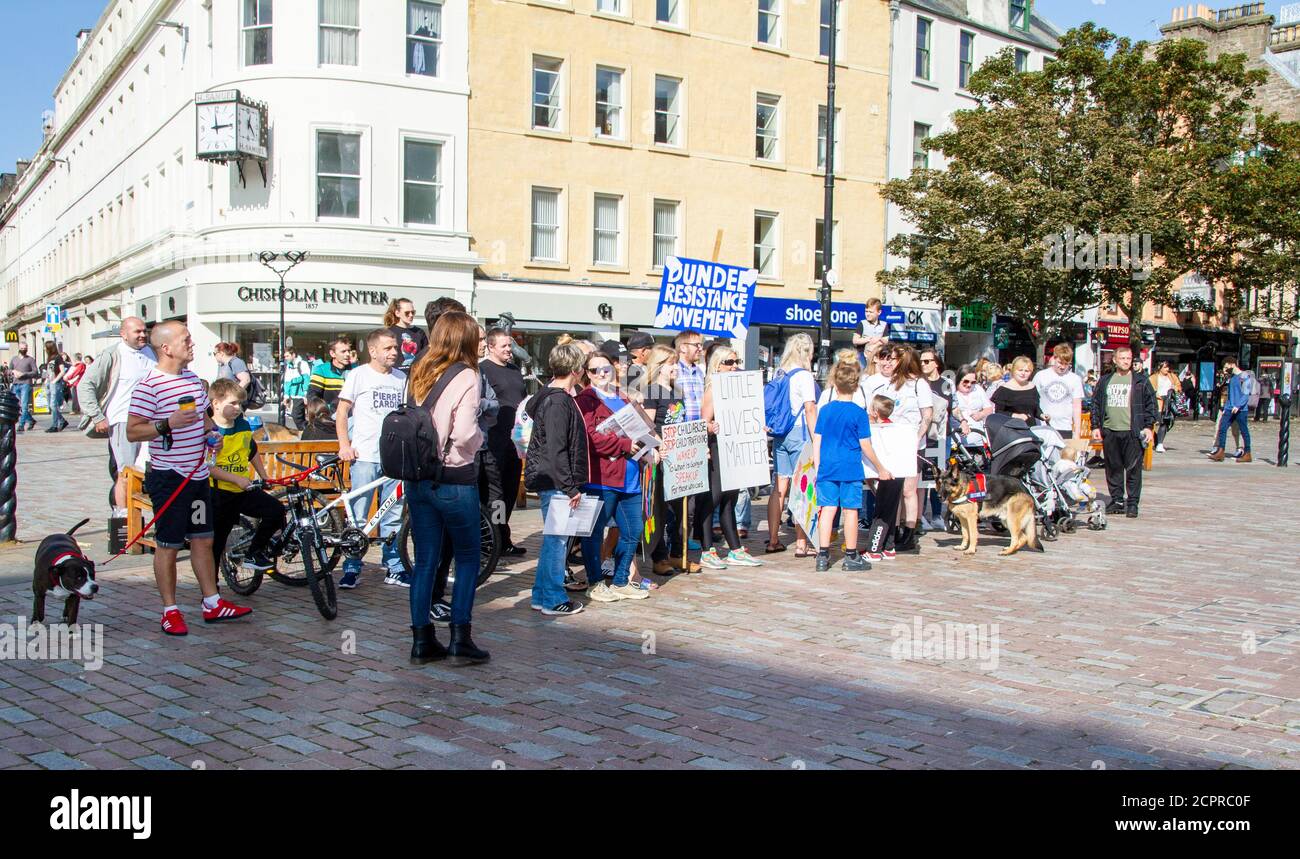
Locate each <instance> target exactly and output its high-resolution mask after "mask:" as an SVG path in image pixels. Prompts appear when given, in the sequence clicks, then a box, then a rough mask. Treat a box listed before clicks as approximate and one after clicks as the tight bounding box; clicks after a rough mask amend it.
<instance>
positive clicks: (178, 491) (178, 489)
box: [99, 451, 208, 567]
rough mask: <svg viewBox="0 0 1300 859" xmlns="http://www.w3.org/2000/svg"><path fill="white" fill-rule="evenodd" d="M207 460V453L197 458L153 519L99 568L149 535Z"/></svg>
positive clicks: (111, 561)
mask: <svg viewBox="0 0 1300 859" xmlns="http://www.w3.org/2000/svg"><path fill="white" fill-rule="evenodd" d="M207 458H208V456H207V452H206V451H205V452H204V453H203V454H202V455H201V456H200V457H199V461H198V462H196V463H195V464H194V467H193V468H192V469H190V473H189V474H187V475H186V476H185V479H184V480H183V481H181V482H180V484H179V485H178V486H177V487H176V488H175V489H174V490H173V491H172V494H171V497H170V498H168V499H167V500H166V501H165V502H163V506H162V507H160V508H158V511H157V512H156V513H154V515H153V518H152V519H150V520H149V522H148V524H146V525H145V526H144V527H143V528H141V529H140V533H139V534H136V535H135V539H134V540H132V541H131V542H129V543H127V544H126V545H125V546H123V547H122V551H120V552H118V553H117V554H116V555H114V556H113V557H111V558H109V559H108V560H107V561H105V562H104V563H102V564H100V565H99V566H100V567H107V566H108V565H109V564H111V563H113V562H114V561H116V560H117V559H118V558H120V557H122V556H123V555H125V554H126V553H127V552H128V551H130V549H131V547H132V546H134V545H135V544H136V543H138V542H140V540H141V539H142V538H143V537H144V535H145V534H148V533H149V529H150V528H152V527H153V523H155V522H157V521H158V520H159V519H160V518H162V515H163V514H164V513H166V512H167V508H168V507H170V506H172V502H173V501H175V500H176V499H177V497H178V496H179V495H180V494H181V490H182V489H184V488H185V487H186V486H187V485H188V484H189V482H190V480H192V479H193V478H194V475H196V474H198V473H199V469H200V468H202V467H203V463H204V461H205V460H206V459H207Z"/></svg>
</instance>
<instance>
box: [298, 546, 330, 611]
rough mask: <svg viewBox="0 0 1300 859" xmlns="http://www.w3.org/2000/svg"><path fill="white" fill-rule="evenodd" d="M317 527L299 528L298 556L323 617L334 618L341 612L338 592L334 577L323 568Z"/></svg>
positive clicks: (312, 596)
mask: <svg viewBox="0 0 1300 859" xmlns="http://www.w3.org/2000/svg"><path fill="white" fill-rule="evenodd" d="M314 530H315V529H309V528H300V529H299V530H298V540H297V542H298V548H299V551H298V557H299V559H300V560H301V563H302V569H303V575H304V576H305V577H306V579H307V586H308V587H309V588H310V589H311V598H312V599H314V600H315V601H316V608H317V609H318V610H319V611H320V614H321V617H323V618H325V619H326V620H333V619H334V618H336V617H338V614H339V601H338V593H337V592H336V591H335V590H334V577H333V576H332V575H330V573H329V572H327V571H325V570H323V569H321V567H320V566H319V565H318V564H319V561H320V557H319V547H318V546H317V545H316V534H315V533H314Z"/></svg>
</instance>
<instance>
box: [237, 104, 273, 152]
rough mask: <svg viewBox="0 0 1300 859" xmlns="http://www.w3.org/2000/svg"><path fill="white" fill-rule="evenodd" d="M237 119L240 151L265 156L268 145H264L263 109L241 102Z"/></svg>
mask: <svg viewBox="0 0 1300 859" xmlns="http://www.w3.org/2000/svg"><path fill="white" fill-rule="evenodd" d="M237 119H238V123H237V125H238V128H237V130H236V136H237V142H238V144H239V151H240V152H241V153H242V154H244V155H252V156H255V157H257V158H265V157H266V147H265V146H263V145H262V111H260V110H259V109H258V108H256V107H253V106H252V105H248V104H241V105H240V106H239V110H238V114H237Z"/></svg>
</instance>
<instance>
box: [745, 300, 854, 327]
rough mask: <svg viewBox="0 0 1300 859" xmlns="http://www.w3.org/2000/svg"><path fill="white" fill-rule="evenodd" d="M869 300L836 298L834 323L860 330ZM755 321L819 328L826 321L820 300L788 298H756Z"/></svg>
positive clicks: (751, 318)
mask: <svg viewBox="0 0 1300 859" xmlns="http://www.w3.org/2000/svg"><path fill="white" fill-rule="evenodd" d="M866 310H867V308H866V305H865V304H849V303H841V302H835V303H834V304H832V305H831V327H832V328H844V329H850V330H853V331H856V330H857V329H858V326H859V325H861V324H862V318H863V316H864V315H865V313H866ZM749 322H750V324H751V325H782V326H787V327H791V328H817V327H819V326H820V325H821V324H822V307H821V304H820V303H819V302H816V301H808V300H804V299H788V298H762V297H759V298H755V299H754V313H753V315H752V316H751V317H750V320H749Z"/></svg>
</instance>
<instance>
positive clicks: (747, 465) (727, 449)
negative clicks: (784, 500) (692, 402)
mask: <svg viewBox="0 0 1300 859" xmlns="http://www.w3.org/2000/svg"><path fill="white" fill-rule="evenodd" d="M709 385H710V387H711V389H712V391H713V411H714V420H716V421H717V422H718V457H719V459H718V474H719V476H720V477H721V478H722V491H723V492H726V491H728V490H731V489H748V488H749V487H751V486H766V485H767V484H768V483H770V482H771V480H772V475H771V461H770V460H769V459H768V456H767V426H766V422H765V421H764V418H763V374H762V373H760V372H758V371H756V370H754V371H750V372H743V373H715V374H714V375H713V377H712V379H711V381H710V382H709Z"/></svg>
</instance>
